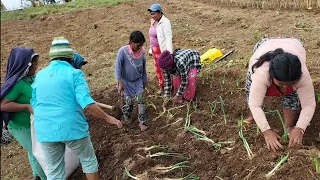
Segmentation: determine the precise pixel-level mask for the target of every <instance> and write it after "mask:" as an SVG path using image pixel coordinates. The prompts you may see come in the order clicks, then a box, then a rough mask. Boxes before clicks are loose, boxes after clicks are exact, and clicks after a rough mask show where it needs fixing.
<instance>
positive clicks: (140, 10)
mask: <svg viewBox="0 0 320 180" xmlns="http://www.w3.org/2000/svg"><path fill="white" fill-rule="evenodd" d="M152 3H153V1H150V0H148V1H137V2H126V3H122V4H120V5H118V6H112V7H103V8H95V9H87V10H80V11H77V12H71V13H68V14H57V15H52V16H44V17H42V18H40V19H34V20H29V21H25V20H21V21H9V22H3V23H1V26H2V29H1V77H4V73H5V64H6V59H7V57H8V55H9V53H10V49H11V48H12V47H15V46H17V45H22V46H26V47H33V48H34V49H36V50H37V51H38V52H39V53H40V54H41V55H42V57H43V58H42V62H43V63H41V65H40V66H41V67H44V66H45V65H47V62H48V58H47V54H48V51H49V46H50V43H51V41H52V39H53V37H55V36H58V35H63V36H65V37H66V38H68V39H69V40H70V42H71V43H72V45H73V48H74V49H75V50H77V51H78V52H80V54H82V55H84V56H85V57H86V58H87V59H88V61H89V62H90V63H89V64H88V65H86V66H85V67H84V71H85V73H86V74H87V79H88V83H89V85H90V87H91V89H92V90H93V97H94V99H95V100H97V101H99V102H102V103H106V104H111V105H118V106H121V98H120V96H119V94H117V93H116V91H115V86H114V80H113V63H114V60H113V59H114V58H115V56H116V52H117V50H118V48H119V47H121V46H123V45H124V44H126V43H127V41H128V34H129V33H130V31H132V30H137V29H138V30H142V31H143V32H144V34H145V35H147V30H148V26H149V15H148V12H146V9H147V8H148V7H149V6H150V5H151V4H152ZM163 9H164V10H165V13H166V15H167V16H168V17H169V18H170V20H171V21H172V24H173V30H174V45H175V47H181V48H193V49H197V50H199V51H201V53H204V52H205V51H206V50H207V49H209V48H212V47H217V48H220V49H224V51H227V50H229V49H233V48H234V49H236V51H235V53H234V54H233V55H232V56H230V57H229V58H228V60H227V61H225V62H222V63H220V64H218V65H215V66H210V67H204V68H203V70H202V73H201V74H200V76H199V78H198V80H197V84H198V87H197V104H198V106H197V108H196V109H195V107H194V106H193V103H191V107H190V112H191V113H192V114H191V124H192V125H194V126H196V127H197V128H199V129H201V130H204V131H205V132H206V135H207V137H208V138H210V139H212V140H214V141H215V142H223V141H234V143H232V144H229V145H222V147H221V148H215V147H213V146H212V145H211V144H209V143H208V142H204V141H200V140H196V139H195V137H194V136H193V135H192V134H191V133H190V132H186V131H185V130H184V129H183V126H184V120H185V117H186V106H184V107H182V108H180V109H174V110H172V111H170V112H171V114H172V115H173V117H170V116H168V114H167V113H166V114H165V115H164V116H162V117H160V118H158V119H156V117H158V115H159V113H161V112H162V111H163V108H162V99H161V98H159V97H156V96H154V94H155V92H156V90H157V89H156V80H155V79H154V69H153V66H152V59H150V58H149V59H148V72H149V79H150V83H149V87H148V91H147V92H146V102H147V104H148V117H149V121H150V123H149V124H150V126H149V130H147V131H146V132H142V133H141V132H140V130H139V129H138V123H137V121H136V120H135V121H134V122H133V124H130V125H129V126H126V127H125V128H124V129H121V130H119V129H117V128H116V127H113V126H110V125H108V124H106V123H104V122H102V121H101V120H99V119H95V118H93V117H92V116H90V115H88V122H89V124H90V132H91V138H92V142H93V144H94V147H95V149H96V151H97V155H98V158H99V165H100V177H101V179H125V178H124V177H123V169H124V168H127V169H128V170H129V171H130V173H131V174H132V175H135V176H140V177H141V179H165V178H179V177H184V176H187V175H188V174H190V173H193V174H194V175H197V176H198V177H200V179H205V180H207V179H208V180H209V179H220V178H222V179H244V178H246V177H247V178H248V179H265V178H264V175H265V174H266V173H268V171H270V170H271V169H272V168H273V167H274V166H275V164H276V163H277V161H279V159H280V158H281V156H284V155H286V154H287V153H290V157H289V160H288V162H286V163H285V164H284V165H283V166H282V168H281V169H280V170H279V171H278V172H277V173H276V174H275V175H274V176H273V177H272V179H290V180H291V179H306V180H309V179H317V178H320V176H319V175H318V174H317V173H316V172H315V168H314V165H313V162H312V158H311V154H313V153H316V154H317V153H319V145H320V141H319V128H320V122H319V118H320V111H319V108H318V109H317V110H316V113H315V115H314V118H313V120H312V122H311V125H310V126H309V127H308V129H307V131H306V134H305V137H304V146H303V147H300V148H296V149H289V148H287V144H285V149H284V150H281V151H279V152H277V153H273V152H269V151H268V149H267V148H266V147H265V142H264V139H263V136H262V135H261V134H257V133H256V128H255V127H254V126H251V127H246V128H245V131H244V136H245V137H246V139H247V141H248V143H249V144H250V147H251V149H252V151H253V153H254V155H255V156H254V157H253V158H252V159H251V160H250V159H249V158H248V156H247V153H246V151H245V149H244V147H243V143H242V141H241V139H240V138H239V135H238V131H239V128H238V125H237V123H238V120H239V119H240V117H241V115H242V114H243V115H246V102H245V95H244V90H243V87H244V79H245V71H246V69H245V68H244V67H245V65H246V63H247V61H248V59H249V57H250V55H251V52H252V50H251V49H252V47H253V45H254V44H255V43H256V41H257V40H258V39H260V38H261V37H262V36H264V35H265V34H267V35H269V36H294V37H297V38H300V39H302V40H303V41H304V42H305V46H306V50H307V53H308V54H307V55H308V66H309V69H310V72H311V75H312V78H313V80H314V84H315V89H316V91H317V92H319V91H320V76H319V74H320V73H319V72H320V71H319V69H320V67H319V60H320V39H319V31H320V29H319V28H320V27H319V22H320V16H319V14H317V12H306V11H267V10H252V9H239V8H226V7H218V6H215V5H213V4H210V3H199V2H197V1H192V0H184V1H180V0H172V1H170V3H168V4H166V5H164V6H163ZM301 23H303V24H305V25H306V26H307V28H309V29H297V28H296V25H297V24H301ZM95 25H96V26H95ZM94 27H97V28H94ZM220 96H221V97H222V99H223V100H224V104H225V105H224V108H225V113H226V117H227V124H225V123H224V119H223V113H222V110H221V104H220ZM214 101H216V102H217V110H216V112H215V113H214V114H213V115H212V117H211V114H210V108H209V103H208V102H214ZM279 101H280V99H277V98H267V99H266V103H265V104H266V105H265V110H275V109H279V110H280V109H281V107H280V104H281V103H279ZM152 104H154V105H155V106H156V109H154V108H153V107H152ZM171 107H174V105H173V104H170V105H169V106H168V107H167V109H169V108H171ZM136 111H137V109H136V108H135V114H134V116H133V118H134V119H136V118H137V115H136ZM107 112H108V111H107ZM109 113H111V114H112V112H109ZM267 117H268V120H269V122H270V124H271V125H272V127H274V128H275V129H276V130H278V131H279V134H282V132H283V131H282V126H281V123H280V121H279V119H278V117H277V116H272V115H268V116H267ZM181 118H182V120H181V121H179V122H178V123H176V124H174V125H171V126H168V127H164V126H166V125H168V124H170V123H173V122H175V121H177V120H179V119H181ZM159 144H160V145H167V146H169V149H168V151H169V152H178V153H183V154H184V155H185V156H186V157H187V158H174V157H171V158H168V157H154V158H149V157H147V155H148V154H149V153H150V152H146V151H143V150H141V148H144V147H148V146H152V145H159ZM158 151H160V150H152V151H151V153H155V152H158ZM1 153H2V156H1V167H2V168H1V178H4V179H28V178H29V177H30V176H31V171H30V168H29V166H28V163H27V161H26V153H25V152H23V151H21V148H19V145H17V143H11V144H9V145H2V146H1ZM22 159H24V160H23V161H22V162H21V160H22ZM184 160H188V161H189V163H188V166H190V167H189V168H184V169H178V170H173V171H171V172H168V173H164V174H161V173H158V172H155V171H154V169H153V167H155V166H158V165H161V166H169V165H172V164H175V163H178V162H181V161H184ZM4 167H5V168H4ZM70 179H74V180H79V179H85V177H84V175H83V174H82V172H81V169H80V168H79V169H78V170H77V171H76V172H75V173H74V174H73V176H72V177H71V178H70Z"/></svg>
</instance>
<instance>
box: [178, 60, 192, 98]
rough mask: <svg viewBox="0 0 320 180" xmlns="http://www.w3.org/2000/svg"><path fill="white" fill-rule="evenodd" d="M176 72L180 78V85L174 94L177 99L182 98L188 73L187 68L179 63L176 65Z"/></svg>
mask: <svg viewBox="0 0 320 180" xmlns="http://www.w3.org/2000/svg"><path fill="white" fill-rule="evenodd" d="M177 71H178V73H179V75H180V76H181V84H180V87H179V89H178V91H177V93H176V94H175V96H177V97H182V95H183V93H184V91H185V90H186V87H187V84H188V73H189V66H188V65H187V64H185V63H179V62H178V64H177Z"/></svg>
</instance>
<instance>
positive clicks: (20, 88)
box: [1, 47, 46, 180]
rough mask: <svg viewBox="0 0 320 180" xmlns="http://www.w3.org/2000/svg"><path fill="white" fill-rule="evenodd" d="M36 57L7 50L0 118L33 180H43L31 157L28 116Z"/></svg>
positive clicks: (26, 50) (29, 51)
mask: <svg viewBox="0 0 320 180" xmlns="http://www.w3.org/2000/svg"><path fill="white" fill-rule="evenodd" d="M38 60H39V55H38V54H37V53H35V52H34V51H33V49H29V48H20V47H17V48H13V49H12V50H11V53H10V56H9V59H8V64H7V74H6V80H5V82H4V84H3V86H2V87H1V116H2V117H1V118H2V120H4V122H5V123H6V124H7V125H8V130H9V132H10V133H11V134H12V135H13V137H14V138H15V139H16V140H17V141H18V142H19V144H20V145H21V146H22V147H23V148H24V149H25V150H26V151H27V152H28V159H29V163H30V165H31V169H32V174H33V176H34V178H33V179H35V180H40V179H42V180H43V179H46V175H45V173H44V172H43V169H42V167H41V165H40V164H39V162H38V161H37V159H36V158H35V157H34V156H33V154H32V141H31V130H30V127H31V124H30V113H32V107H31V105H30V99H31V97H32V88H31V84H32V83H33V81H34V75H35V73H36V70H37V68H38Z"/></svg>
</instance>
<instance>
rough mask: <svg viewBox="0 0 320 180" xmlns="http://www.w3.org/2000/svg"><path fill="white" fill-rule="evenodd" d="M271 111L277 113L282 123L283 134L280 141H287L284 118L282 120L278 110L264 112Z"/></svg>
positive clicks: (270, 112)
mask: <svg viewBox="0 0 320 180" xmlns="http://www.w3.org/2000/svg"><path fill="white" fill-rule="evenodd" d="M272 113H277V114H278V116H279V119H280V121H281V124H282V128H283V135H282V137H281V139H282V141H283V142H284V143H287V142H288V130H287V128H286V125H285V124H284V120H283V118H282V116H281V114H280V112H279V111H278V110H272V111H267V112H265V114H272Z"/></svg>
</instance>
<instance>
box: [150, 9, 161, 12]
mask: <svg viewBox="0 0 320 180" xmlns="http://www.w3.org/2000/svg"><path fill="white" fill-rule="evenodd" d="M148 11H149V12H157V11H160V10H159V9H152V8H149V9H148Z"/></svg>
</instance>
